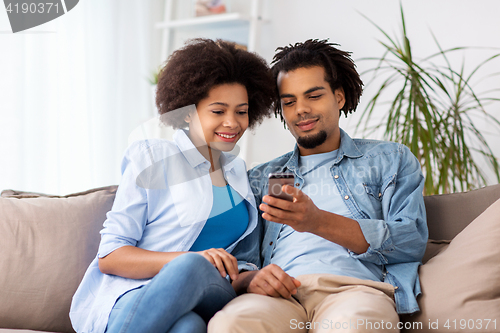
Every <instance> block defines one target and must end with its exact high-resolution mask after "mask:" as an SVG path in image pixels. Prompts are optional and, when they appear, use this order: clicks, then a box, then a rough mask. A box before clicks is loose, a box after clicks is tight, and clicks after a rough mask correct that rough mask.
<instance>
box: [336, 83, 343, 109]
mask: <svg viewBox="0 0 500 333" xmlns="http://www.w3.org/2000/svg"><path fill="white" fill-rule="evenodd" d="M335 99H336V100H337V104H338V105H339V109H342V108H343V107H344V104H345V93H344V89H343V88H342V87H340V88H337V89H335Z"/></svg>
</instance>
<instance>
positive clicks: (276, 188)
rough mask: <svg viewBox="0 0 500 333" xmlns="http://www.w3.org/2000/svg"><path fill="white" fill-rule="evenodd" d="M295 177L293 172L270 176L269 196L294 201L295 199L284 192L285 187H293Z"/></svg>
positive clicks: (274, 173)
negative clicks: (283, 187)
mask: <svg viewBox="0 0 500 333" xmlns="http://www.w3.org/2000/svg"><path fill="white" fill-rule="evenodd" d="M294 183H295V176H294V174H293V173H291V172H272V173H270V174H269V193H268V194H269V195H270V196H272V197H276V198H280V199H284V200H288V201H293V197H292V196H291V195H290V194H287V193H285V192H283V191H282V189H281V187H282V186H283V185H290V186H293V184H294Z"/></svg>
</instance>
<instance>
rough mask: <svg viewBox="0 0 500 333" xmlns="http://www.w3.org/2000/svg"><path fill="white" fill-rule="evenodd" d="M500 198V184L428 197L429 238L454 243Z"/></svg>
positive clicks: (426, 205)
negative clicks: (452, 241)
mask: <svg viewBox="0 0 500 333" xmlns="http://www.w3.org/2000/svg"><path fill="white" fill-rule="evenodd" d="M499 198H500V184H497V185H491V186H486V187H483V188H481V189H478V190H473V191H469V192H461V193H452V194H442V195H431V196H425V197H424V202H425V209H426V211H427V225H428V227H429V239H432V240H452V239H453V238H454V237H455V236H456V235H457V234H458V233H459V232H460V231H462V230H463V229H464V228H465V227H466V226H467V225H468V224H469V223H470V222H471V221H472V220H474V219H475V218H476V217H478V216H479V214H481V213H482V212H483V211H484V210H485V209H486V208H488V207H489V206H490V205H491V204H492V203H494V202H495V201H496V200H497V199H499Z"/></svg>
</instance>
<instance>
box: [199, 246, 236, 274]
mask: <svg viewBox="0 0 500 333" xmlns="http://www.w3.org/2000/svg"><path fill="white" fill-rule="evenodd" d="M199 253H200V254H202V255H203V256H204V257H205V258H206V259H207V260H208V261H210V262H211V263H212V265H214V267H215V268H217V270H218V271H219V272H220V275H221V276H222V277H226V275H227V274H229V276H230V277H231V279H233V280H236V279H237V278H238V261H237V260H236V258H235V257H234V256H232V255H231V254H229V253H227V252H226V251H225V250H224V249H208V250H205V251H200V252H199Z"/></svg>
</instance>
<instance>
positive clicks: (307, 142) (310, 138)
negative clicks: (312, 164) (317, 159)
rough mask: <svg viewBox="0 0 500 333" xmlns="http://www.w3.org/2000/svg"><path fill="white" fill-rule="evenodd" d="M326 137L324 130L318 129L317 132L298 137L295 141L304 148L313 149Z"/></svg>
mask: <svg viewBox="0 0 500 333" xmlns="http://www.w3.org/2000/svg"><path fill="white" fill-rule="evenodd" d="M326 137H327V134H326V132H325V131H320V132H319V133H318V134H314V135H306V136H301V137H299V138H298V139H297V143H298V144H299V146H301V147H303V148H305V149H313V148H316V147H317V146H320V145H322V144H323V143H324V142H325V141H326Z"/></svg>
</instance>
